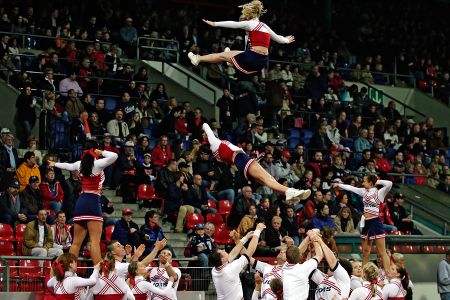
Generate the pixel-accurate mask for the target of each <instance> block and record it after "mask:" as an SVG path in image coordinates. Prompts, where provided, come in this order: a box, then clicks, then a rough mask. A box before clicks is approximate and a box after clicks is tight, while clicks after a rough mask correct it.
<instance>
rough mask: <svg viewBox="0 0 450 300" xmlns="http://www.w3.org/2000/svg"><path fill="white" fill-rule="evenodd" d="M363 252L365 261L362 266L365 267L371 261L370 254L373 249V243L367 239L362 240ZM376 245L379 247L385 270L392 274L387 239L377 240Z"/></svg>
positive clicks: (378, 251)
mask: <svg viewBox="0 0 450 300" xmlns="http://www.w3.org/2000/svg"><path fill="white" fill-rule="evenodd" d="M361 245H362V252H363V260H362V265H363V266H364V265H365V264H366V263H368V262H369V259H370V252H371V248H372V241H371V240H369V239H368V238H367V239H363V240H362V243H361ZM375 245H376V246H377V253H378V255H379V256H380V257H381V259H382V260H383V269H384V271H385V272H386V273H389V272H390V268H391V261H390V260H389V256H388V255H387V252H386V241H385V239H384V238H383V239H376V240H375Z"/></svg>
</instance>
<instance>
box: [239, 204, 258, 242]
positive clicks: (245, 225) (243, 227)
mask: <svg viewBox="0 0 450 300" xmlns="http://www.w3.org/2000/svg"><path fill="white" fill-rule="evenodd" d="M256 212H257V211H256V205H255V204H251V205H250V206H249V208H248V211H247V214H246V215H245V216H244V217H243V218H242V219H241V221H240V223H239V226H238V229H237V232H238V233H239V234H240V236H241V237H244V236H245V235H246V234H247V232H248V231H250V229H251V228H253V227H254V226H255V222H256V219H258V216H257V214H256Z"/></svg>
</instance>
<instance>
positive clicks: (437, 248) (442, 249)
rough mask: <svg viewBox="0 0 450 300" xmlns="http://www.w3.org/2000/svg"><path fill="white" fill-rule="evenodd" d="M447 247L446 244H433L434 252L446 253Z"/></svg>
mask: <svg viewBox="0 0 450 300" xmlns="http://www.w3.org/2000/svg"><path fill="white" fill-rule="evenodd" d="M447 251H448V249H447V247H446V246H434V252H436V253H447Z"/></svg>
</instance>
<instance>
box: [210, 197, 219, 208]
mask: <svg viewBox="0 0 450 300" xmlns="http://www.w3.org/2000/svg"><path fill="white" fill-rule="evenodd" d="M208 206H209V208H214V209H216V208H217V205H216V202H214V200H211V199H209V200H208Z"/></svg>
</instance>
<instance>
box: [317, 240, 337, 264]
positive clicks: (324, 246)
mask: <svg viewBox="0 0 450 300" xmlns="http://www.w3.org/2000/svg"><path fill="white" fill-rule="evenodd" d="M319 244H320V247H321V248H322V252H323V255H324V256H325V259H326V260H327V263H328V265H329V266H330V268H331V269H334V268H335V267H336V264H337V259H336V256H334V253H333V251H331V249H330V248H329V247H328V246H327V244H325V242H324V241H323V240H322V239H321V238H319Z"/></svg>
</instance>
